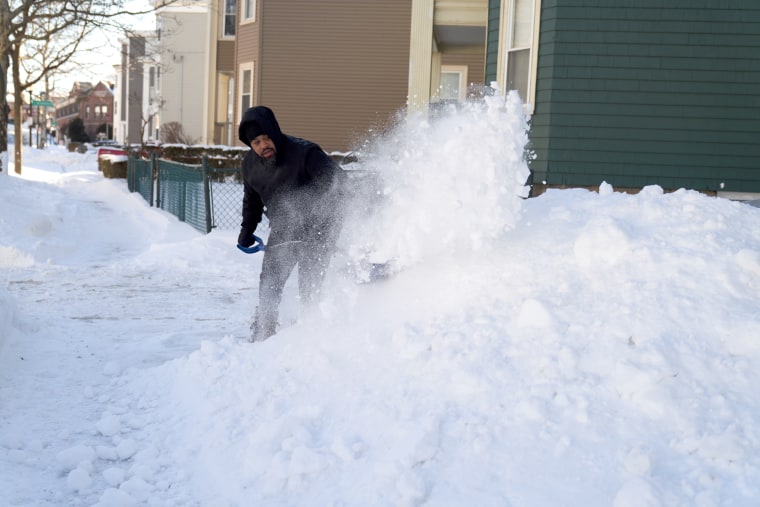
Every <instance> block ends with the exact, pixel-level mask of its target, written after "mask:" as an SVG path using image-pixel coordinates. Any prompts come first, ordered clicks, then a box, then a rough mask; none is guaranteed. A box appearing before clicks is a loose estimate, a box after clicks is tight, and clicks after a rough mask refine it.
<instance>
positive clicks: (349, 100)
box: [238, 0, 411, 151]
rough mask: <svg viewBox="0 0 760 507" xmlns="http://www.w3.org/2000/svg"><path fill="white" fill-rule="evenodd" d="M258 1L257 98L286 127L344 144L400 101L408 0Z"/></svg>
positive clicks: (330, 145)
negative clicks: (260, 29) (259, 45)
mask: <svg viewBox="0 0 760 507" xmlns="http://www.w3.org/2000/svg"><path fill="white" fill-rule="evenodd" d="M259 3H260V4H262V5H261V11H260V17H259V18H258V19H259V22H258V23H257V25H259V24H260V25H261V26H262V30H263V32H262V37H261V60H260V62H259V64H258V65H257V66H256V69H255V73H256V74H257V78H258V80H259V81H258V82H259V84H260V88H259V92H260V94H259V96H258V97H255V100H256V103H259V104H263V105H267V106H269V107H271V108H272V109H273V110H274V111H275V113H276V114H277V117H278V119H279V120H280V123H281V126H282V128H283V130H284V131H285V132H287V133H289V134H292V135H296V136H299V137H304V138H307V139H310V140H313V141H315V142H317V143H319V144H320V145H321V146H322V147H323V148H324V149H325V150H328V151H333V150H339V151H347V150H350V149H353V148H355V147H356V146H357V144H358V143H360V142H361V140H362V139H364V138H366V136H367V131H368V129H370V128H372V127H373V126H377V125H381V124H384V123H385V122H387V121H388V120H389V118H391V117H392V116H393V115H394V114H395V113H396V112H397V111H399V110H400V109H402V108H403V107H404V105H405V103H406V94H407V87H408V61H409V26H410V25H409V23H410V15H411V0H384V1H383V2H378V1H376V0H354V1H352V2H346V1H341V0H333V1H320V2H314V1H313V0H277V1H266V0H264V1H262V2H259ZM241 28H243V27H241ZM241 32H242V30H241ZM296 34H297V36H296ZM242 41H243V39H242V38H241V43H242ZM246 53H247V52H244V51H243V48H239V49H238V55H239V56H238V61H239V62H240V61H246V58H245V55H246ZM252 59H253V58H249V59H248V61H250V60H252Z"/></svg>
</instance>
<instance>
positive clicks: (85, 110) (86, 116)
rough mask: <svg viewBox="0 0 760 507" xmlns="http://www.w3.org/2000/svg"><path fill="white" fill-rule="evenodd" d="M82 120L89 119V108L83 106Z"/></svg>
mask: <svg viewBox="0 0 760 507" xmlns="http://www.w3.org/2000/svg"><path fill="white" fill-rule="evenodd" d="M84 119H85V120H89V119H90V106H85V108H84Z"/></svg>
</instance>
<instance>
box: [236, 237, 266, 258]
mask: <svg viewBox="0 0 760 507" xmlns="http://www.w3.org/2000/svg"><path fill="white" fill-rule="evenodd" d="M253 241H254V243H253V245H251V246H242V245H240V244H238V246H237V247H238V250H240V251H241V252H243V253H247V254H253V253H256V252H263V251H264V250H266V248H267V246H266V245H265V244H264V240H263V239H261V238H260V237H258V236H256V235H255V234H253Z"/></svg>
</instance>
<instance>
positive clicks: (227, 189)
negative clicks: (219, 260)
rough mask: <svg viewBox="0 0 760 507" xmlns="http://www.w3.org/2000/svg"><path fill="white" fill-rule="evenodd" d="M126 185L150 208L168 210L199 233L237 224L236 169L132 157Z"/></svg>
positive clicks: (238, 181)
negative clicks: (138, 194)
mask: <svg viewBox="0 0 760 507" xmlns="http://www.w3.org/2000/svg"><path fill="white" fill-rule="evenodd" d="M127 184H128V187H129V190H130V191H131V192H139V193H140V195H142V196H143V198H144V199H145V200H146V201H147V202H148V203H149V204H150V205H151V206H156V207H157V208H161V209H163V210H165V211H168V212H169V213H171V214H173V215H174V216H176V217H177V218H178V219H179V220H181V221H183V222H187V223H188V224H190V225H192V226H193V227H194V228H196V229H197V230H199V231H201V232H204V233H208V232H211V230H212V229H214V228H219V229H235V228H237V227H239V225H240V220H241V210H242V203H243V185H242V183H241V178H240V169H239V168H210V167H209V165H208V161H207V160H206V159H204V160H203V163H202V164H200V165H198V164H182V163H179V162H173V161H170V160H164V159H157V158H152V159H150V160H146V159H140V158H138V157H136V156H133V155H131V156H130V157H129V162H128V164H127ZM154 196H155V201H154Z"/></svg>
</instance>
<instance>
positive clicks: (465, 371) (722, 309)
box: [0, 101, 760, 507]
mask: <svg viewBox="0 0 760 507" xmlns="http://www.w3.org/2000/svg"><path fill="white" fill-rule="evenodd" d="M283 127H287V126H283ZM525 128H526V127H525V122H524V120H523V118H522V117H521V115H520V114H519V107H514V103H513V102H510V103H509V107H506V108H505V107H504V105H503V104H501V105H499V104H498V102H497V101H493V102H492V103H490V105H487V106H482V105H481V106H472V107H466V108H463V109H462V110H460V111H459V112H456V113H455V112H451V113H449V114H447V115H444V117H442V118H439V119H437V120H422V119H419V118H411V119H410V120H409V121H408V122H407V123H406V124H405V125H403V126H399V128H398V130H397V131H396V134H395V135H390V136H387V137H385V138H383V139H382V140H378V141H376V142H375V143H369V144H368V148H367V153H365V154H364V156H365V158H364V159H363V160H364V161H365V162H364V163H365V164H367V165H366V167H365V168H367V169H371V170H372V171H376V172H380V173H381V178H380V185H379V186H378V188H377V191H376V193H375V195H374V196H372V198H371V199H368V200H367V201H366V202H365V204H366V203H369V202H371V203H372V207H366V206H365V207H364V208H362V207H361V206H358V205H357V203H353V204H352V207H353V208H354V209H353V214H352V216H351V218H350V220H349V221H348V222H347V225H346V231H347V238H346V239H345V241H344V247H345V248H346V250H345V251H344V252H342V253H340V254H339V255H338V256H337V257H336V258H335V262H334V263H333V267H332V271H331V273H330V274H329V277H328V283H327V286H326V287H325V292H326V294H325V297H324V299H323V301H322V303H321V305H320V306H319V307H318V308H317V309H316V310H313V311H312V312H302V311H300V310H299V309H298V306H297V301H296V297H297V292H298V291H297V283H296V281H295V280H294V279H291V280H290V281H289V283H288V286H287V288H286V292H285V296H284V300H283V305H282V312H281V323H282V327H281V329H280V330H279V332H278V333H277V334H276V335H275V336H273V337H272V338H270V339H269V340H267V341H265V342H261V343H248V342H247V341H246V337H247V335H248V324H249V322H250V318H251V314H252V312H253V308H254V306H255V304H256V300H257V294H258V292H257V291H258V289H257V281H258V274H259V270H260V267H261V254H254V255H245V254H242V253H241V252H239V251H238V250H237V249H236V248H235V241H236V238H237V233H238V231H237V230H215V231H214V232H212V233H211V234H208V235H203V234H200V233H198V232H196V231H195V230H193V229H192V228H190V227H189V226H188V225H186V224H183V223H180V222H178V221H177V220H176V219H175V218H174V217H172V216H171V215H168V214H167V213H165V212H163V211H160V210H157V209H155V208H151V207H149V206H148V205H147V204H146V203H145V202H144V201H143V200H142V198H141V197H140V196H138V195H137V194H130V193H129V192H128V191H127V188H126V183H125V181H123V180H105V179H103V177H102V176H101V175H100V174H99V173H98V172H97V169H96V162H95V156H94V155H93V154H78V153H67V152H66V151H65V150H63V149H62V148H58V147H53V146H51V147H48V148H45V149H44V150H36V149H33V148H24V150H25V151H24V166H23V173H22V175H21V176H20V177H19V176H16V175H13V174H11V175H7V174H5V173H4V174H3V175H0V276H1V277H2V278H0V340H1V344H0V498H2V499H3V500H2V503H3V504H4V505H12V506H19V505H21V506H80V505H81V506H101V507H105V506H109V507H127V506H143V505H147V506H250V505H277V506H304V505H308V506H312V505H325V506H328V505H332V506H341V505H343V506H414V505H430V506H462V505H477V506H514V507H522V506H547V505H551V506H558V505H569V506H577V505H583V506H614V507H642V506H645V507H647V506H660V505H662V506H705V507H706V506H723V505H732V506H754V505H758V501H760V500H759V499H760V396H758V386H759V385H760V299H759V296H758V294H760V209H758V208H755V207H752V206H749V205H747V204H743V203H738V202H731V201H728V200H724V199H719V198H714V197H708V196H705V195H702V194H699V193H697V192H693V191H687V190H680V191H677V192H674V193H663V191H662V190H661V189H660V188H658V187H656V186H651V187H647V188H645V189H644V190H643V191H642V192H641V193H639V194H638V195H628V194H625V193H621V192H616V191H615V189H614V188H612V187H610V186H609V185H607V184H602V185H601V188H600V192H598V193H594V192H589V191H585V190H561V191H560V190H550V191H549V192H547V193H545V194H543V195H541V196H540V197H537V198H530V199H527V200H523V199H522V198H521V197H519V195H520V194H522V193H524V191H525V189H524V188H523V187H522V184H523V181H524V177H525V175H526V167H525V164H524V162H523V161H522V160H523V146H524V144H525V140H526V138H525ZM286 130H287V128H286ZM601 183H602V182H601V181H600V184H601ZM361 224H363V225H364V227H361ZM259 232H260V233H262V234H263V235H264V236H266V232H267V231H266V228H265V227H262V228H261V230H260V231H259ZM349 236H350V237H349ZM357 245H358V246H357ZM357 252H363V253H362V255H374V256H375V257H376V260H377V259H384V260H386V261H387V260H391V261H393V265H394V269H395V271H396V272H395V274H394V275H393V276H392V277H390V278H388V279H385V280H381V281H377V282H374V283H364V284H357V283H355V281H354V280H352V279H351V278H350V277H349V276H348V275H347V274H346V273H349V272H350V270H347V269H344V268H345V267H346V265H345V264H347V263H350V262H351V261H352V259H353V260H355V258H356V256H357V255H359V254H357ZM368 252H369V254H368ZM354 274H355V273H354Z"/></svg>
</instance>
